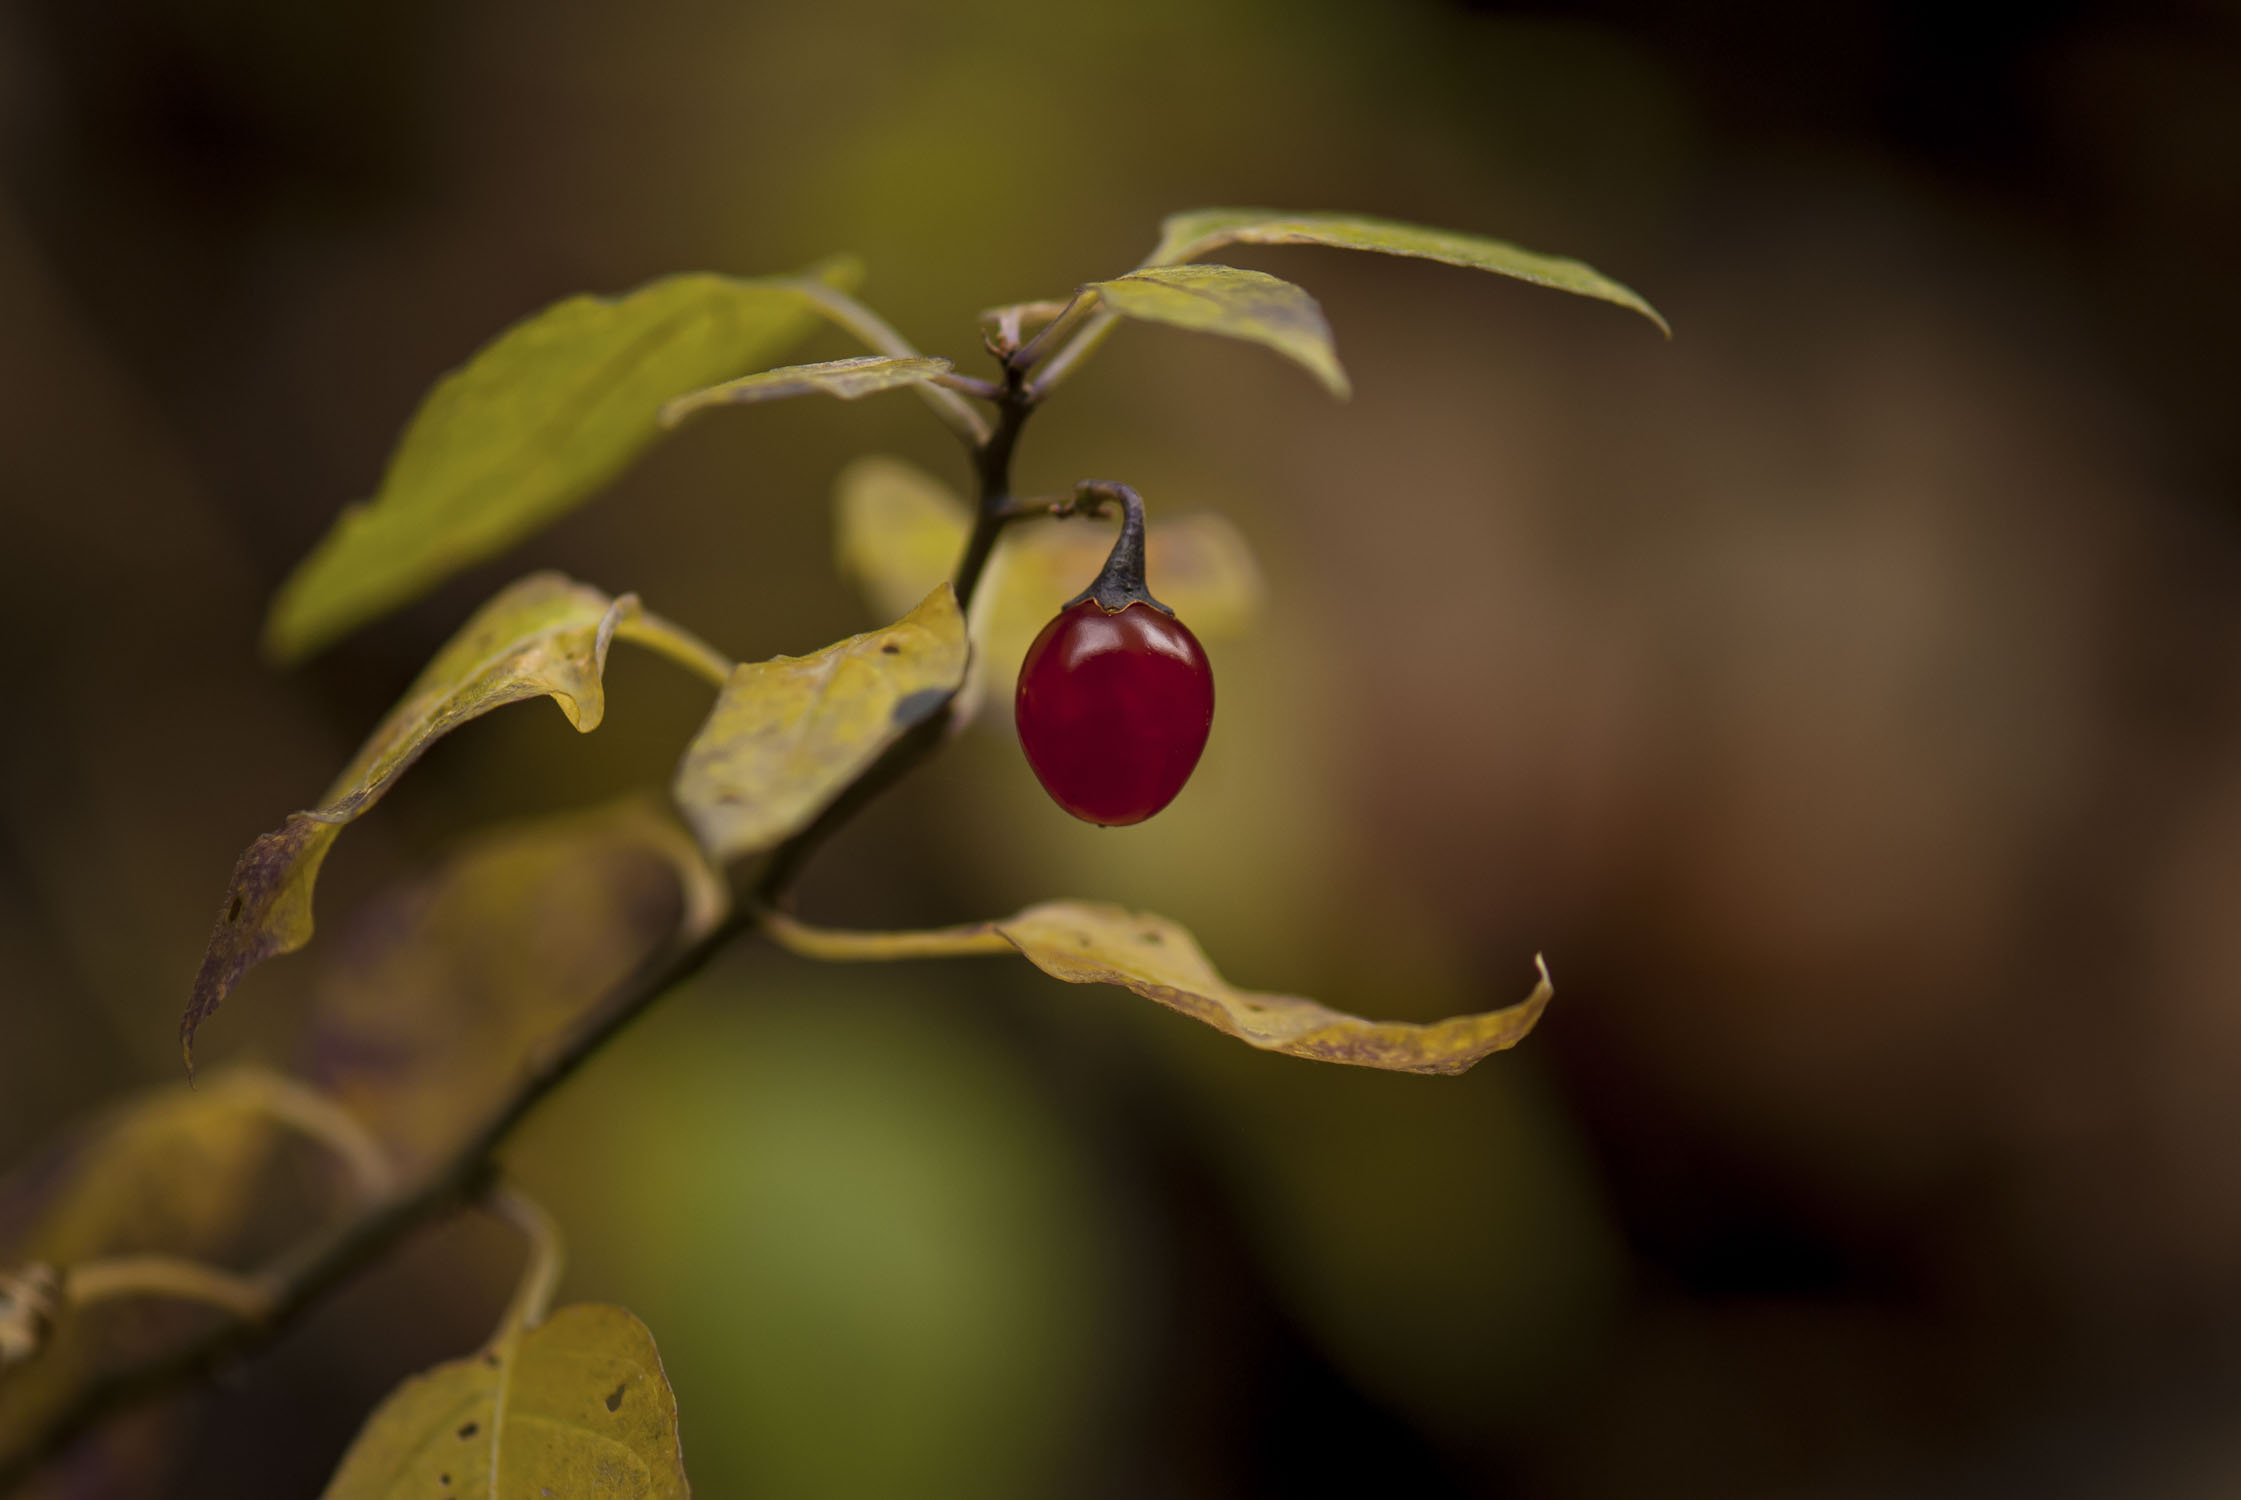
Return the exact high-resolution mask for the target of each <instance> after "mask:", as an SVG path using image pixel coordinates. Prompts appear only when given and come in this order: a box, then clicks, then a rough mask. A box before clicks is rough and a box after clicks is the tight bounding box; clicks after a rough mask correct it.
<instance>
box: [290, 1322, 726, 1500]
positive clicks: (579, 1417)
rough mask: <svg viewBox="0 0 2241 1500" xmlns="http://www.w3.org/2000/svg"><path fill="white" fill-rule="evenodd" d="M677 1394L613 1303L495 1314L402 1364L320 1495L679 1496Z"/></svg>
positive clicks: (447, 1499) (358, 1498) (505, 1499)
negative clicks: (485, 1331) (458, 1352)
mask: <svg viewBox="0 0 2241 1500" xmlns="http://www.w3.org/2000/svg"><path fill="white" fill-rule="evenodd" d="M691 1493H692V1490H691V1487H690V1486H689V1485H688V1484H687V1483H686V1482H685V1464H684V1459H683V1456H682V1455H681V1453H680V1451H679V1449H678V1443H677V1397H676V1393H675V1392H673V1391H672V1390H671V1389H670V1386H669V1378H668V1376H667V1375H666V1374H664V1373H663V1371H662V1367H661V1355H660V1353H659V1352H658V1351H657V1350H656V1349H655V1348H654V1340H653V1335H652V1334H650V1333H648V1332H647V1331H646V1325H645V1324H643V1323H641V1322H639V1321H638V1320H637V1319H636V1318H634V1317H632V1316H631V1315H630V1314H629V1313H628V1312H626V1311H624V1310H623V1309H622V1308H619V1307H611V1306H607V1305H604V1304H598V1303H584V1304H579V1305H577V1306H574V1307H564V1308H562V1309H561V1310H560V1311H559V1312H556V1313H554V1314H553V1315H552V1316H551V1317H550V1318H547V1319H546V1320H545V1321H544V1322H542V1323H540V1324H538V1325H537V1326H536V1327H534V1328H530V1329H527V1330H526V1331H524V1330H522V1329H521V1328H520V1327H519V1326H518V1325H516V1324H513V1323H512V1322H510V1321H509V1323H508V1325H507V1327H506V1328H505V1329H504V1330H502V1331H501V1332H500V1333H499V1336H498V1338H497V1339H496V1340H494V1341H493V1342H492V1343H491V1344H490V1346H489V1347H488V1348H487V1349H485V1350H483V1351H482V1352H481V1353H480V1354H477V1355H475V1356H474V1357H473V1358H470V1359H461V1360H453V1361H450V1362H449V1363H446V1364H441V1365H438V1366H436V1367H435V1368H434V1369H432V1370H429V1371H426V1372H425V1373H423V1374H419V1375H415V1376H414V1377H412V1378H411V1379H410V1380H407V1381H406V1382H405V1383H404V1384H403V1385H401V1386H399V1387H398V1388H397V1389H396V1390H395V1391H393V1392H392V1393H391V1394H390V1396H389V1399H388V1400H386V1401H384V1402H383V1403H382V1404H381V1405H380V1407H378V1408H377V1409H376V1410H375V1411H374V1414H373V1415H372V1416H371V1417H369V1418H367V1419H366V1425H365V1426H364V1427H363V1428H361V1429H360V1430H359V1433H358V1436H357V1438H356V1439H355V1440H354V1441H353V1442H352V1443H351V1445H350V1451H349V1452H348V1453H346V1454H344V1455H343V1459H342V1466H341V1467H340V1468H339V1469H337V1470H336V1472H335V1477H334V1478H333V1480H331V1481H330V1482H329V1483H328V1485H327V1489H326V1492H325V1500H408V1497H409V1500H432V1497H437V1496H441V1497H443V1500H452V1497H458V1500H545V1497H557V1496H582V1497H586V1500H590V1497H594V1496H596V1497H598V1500H685V1497H686V1496H689V1495H690V1494H691Z"/></svg>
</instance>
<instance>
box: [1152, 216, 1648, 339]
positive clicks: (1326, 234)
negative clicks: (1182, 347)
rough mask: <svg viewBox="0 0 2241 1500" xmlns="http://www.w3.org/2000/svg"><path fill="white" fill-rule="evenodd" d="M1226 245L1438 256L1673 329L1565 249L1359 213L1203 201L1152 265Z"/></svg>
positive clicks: (1174, 221) (1169, 227) (1173, 220)
mask: <svg viewBox="0 0 2241 1500" xmlns="http://www.w3.org/2000/svg"><path fill="white" fill-rule="evenodd" d="M1224 245H1327V246H1330V247H1331V248H1333V249H1338V250H1367V251H1371V252H1373V253H1375V254H1379V255H1400V256H1407V257H1409V258H1411V259H1415V260H1435V261H1438V262H1440V263H1441V264H1442V265H1450V266H1462V267H1464V268H1465V269H1467V270H1474V271H1492V272H1494V273H1495V274H1497V275H1500V276H1514V277H1516V278H1517V279H1518V280H1520V281H1530V282H1533V283H1534V284H1536V285H1538V286H1546V287H1554V288H1555V289H1556V290H1558V291H1562V292H1571V293H1573V294H1575V295H1577V296H1581V297H1594V298H1597V299H1599V300H1601V301H1604V302H1614V303H1616V304H1618V305H1619V306H1620V307H1627V308H1632V309H1633V310H1634V311H1635V312H1638V313H1640V314H1641V315H1642V316H1643V317H1645V318H1648V319H1649V320H1650V321H1651V322H1653V323H1655V324H1656V325H1657V326H1658V327H1659V328H1660V329H1663V330H1664V331H1665V333H1666V334H1667V335H1671V333H1672V331H1673V330H1672V329H1671V328H1670V327H1668V326H1667V324H1666V321H1665V318H1664V317H1663V315H1661V314H1660V313H1659V312H1658V310H1657V309H1656V308H1654V307H1652V306H1650V304H1649V303H1648V302H1646V301H1644V300H1643V298H1642V296H1641V294H1640V293H1638V292H1636V291H1634V290H1633V289H1632V288H1630V287H1626V286H1622V285H1620V284H1619V283H1618V282H1616V281H1613V280H1612V279H1611V278H1610V277H1608V276H1605V275H1604V274H1603V273H1602V272H1600V271H1598V270H1596V269H1595V268H1594V267H1593V266H1590V265H1587V264H1584V263H1583V262H1580V261H1576V260H1572V259H1570V258H1569V257H1567V256H1562V255H1542V254H1539V253H1538V252H1536V251H1532V250H1525V249H1520V248H1519V247H1518V246H1516V245H1512V244H1509V243H1508V242H1506V241H1503V240H1495V239H1488V238H1487V237H1485V236H1484V235H1477V234H1462V233H1459V232H1458V231H1456V230H1452V229H1430V228H1426V227H1425V226H1423V225H1421V224H1402V223H1397V222H1395V221H1394V220H1391V219H1373V218H1368V217H1365V216H1363V215H1359V214H1291V213H1282V212H1279V211H1277V210H1274V209H1266V208H1203V209H1195V210H1193V211H1191V212H1189V213H1180V214H1175V215H1172V216H1170V217H1169V218H1168V219H1167V220H1166V222H1164V223H1163V224H1161V225H1160V241H1159V247H1158V248H1157V249H1155V250H1154V251H1152V253H1151V255H1150V256H1148V257H1147V258H1146V259H1145V262H1144V264H1145V265H1146V266H1147V267H1150V266H1169V265H1175V264H1178V263H1180V262H1182V261H1187V260H1196V259H1197V258H1198V257H1199V256H1201V255H1204V254H1206V253H1208V252H1209V251H1212V250H1218V249H1220V248H1221V247H1222V246H1224Z"/></svg>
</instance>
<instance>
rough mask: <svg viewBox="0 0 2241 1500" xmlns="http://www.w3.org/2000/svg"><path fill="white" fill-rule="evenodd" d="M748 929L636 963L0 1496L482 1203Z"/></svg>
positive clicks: (82, 1398)
mask: <svg viewBox="0 0 2241 1500" xmlns="http://www.w3.org/2000/svg"><path fill="white" fill-rule="evenodd" d="M750 925H751V920H750V918H749V917H747V916H746V915H745V914H743V913H735V914H733V915H731V916H729V917H727V918H726V919H725V920H724V921H722V922H721V923H719V924H717V925H716V926H715V927H714V928H713V929H711V930H710V931H708V932H706V933H705V934H703V935H701V936H699V937H696V938H692V939H685V940H677V941H673V942H672V943H671V944H670V945H669V946H668V947H666V948H665V949H663V950H662V951H661V952H660V953H657V954H655V955H654V956H653V957H652V958H650V959H648V960H647V961H646V962H645V963H644V964H642V965H640V967H639V968H638V970H637V972H636V973H634V974H632V975H631V977H630V978H628V979H626V980H624V981H623V982H622V983H621V984H620V985H618V986H617V987H616V988H615V989H614V990H613V991H612V992H611V993H610V994H609V995H608V997H607V999H606V1001H605V1002H604V1003H603V1004H601V1005H600V1006H599V1007H598V1008H597V1009H595V1010H594V1011H592V1012H591V1013H590V1014H589V1015H588V1016H587V1017H586V1018H585V1019H584V1021H583V1023H582V1024H581V1025H580V1026H579V1027H578V1028H577V1030H576V1031H575V1032H574V1033H572V1034H571V1035H569V1036H567V1037H565V1038H563V1039H562V1040H561V1041H559V1042H558V1043H556V1044H555V1045H554V1046H553V1047H552V1048H551V1049H550V1050H549V1051H547V1052H546V1053H544V1054H543V1055H542V1056H540V1057H538V1058H537V1059H535V1060H534V1061H533V1062H532V1063H531V1064H530V1066H529V1068H528V1069H527V1071H526V1072H525V1073H524V1074H523V1076H522V1079H521V1082H520V1084H519V1086H518V1087H516V1088H515V1090H514V1092H513V1093H512V1095H510V1096H509V1097H508V1098H507V1099H505V1100H504V1101H503V1102H502V1103H500V1104H499V1105H498V1106H497V1108H495V1109H494V1110H492V1111H491V1113H490V1114H489V1115H487V1116H486V1117H485V1118H484V1119H483V1122H482V1123H481V1125H480V1126H478V1127H477V1128H476V1129H475V1131H474V1133H473V1134H471V1135H470V1136H468V1137H467V1138H466V1140H465V1141H464V1142H463V1143H462V1144H461V1145H460V1146H459V1148H458V1149H457V1150H456V1151H454V1152H453V1153H452V1155H451V1156H450V1157H449V1158H448V1159H447V1160H445V1161H444V1162H443V1163H442V1164H441V1165H439V1166H438V1167H436V1168H435V1169H434V1170H433V1171H431V1172H430V1173H429V1174H428V1175H427V1176H426V1177H423V1178H422V1179H420V1180H419V1181H418V1182H417V1183H415V1184H413V1185H412V1186H410V1187H408V1188H406V1189H404V1190H403V1191H401V1192H398V1193H395V1194H392V1195H390V1196H388V1197H386V1198H383V1199H381V1200H380V1201H379V1202H376V1203H374V1204H372V1205H371V1206H370V1207H368V1208H367V1209H366V1210H365V1211H363V1212H362V1213H359V1214H357V1215H355V1216H354V1217H352V1218H350V1219H348V1220H346V1221H344V1222H343V1223H341V1224H338V1225H336V1226H334V1227H333V1228H331V1229H329V1230H328V1231H326V1232H325V1233H324V1234H322V1235H320V1236H318V1237H316V1238H314V1239H312V1240H311V1241H309V1242H307V1243H306V1244H304V1245H302V1246H299V1247H298V1248H297V1249H296V1250H294V1251H292V1252H290V1253H289V1254H287V1255H285V1256H283V1257H281V1259H280V1260H279V1261H278V1262H276V1263H275V1264H273V1265H272V1266H270V1267H268V1268H267V1269H266V1270H264V1271H263V1272H260V1273H258V1274H257V1275H256V1276H255V1277H254V1278H252V1279H253V1280H254V1281H255V1282H257V1283H260V1284H262V1285H264V1286H268V1287H269V1288H270V1289H271V1296H270V1300H269V1302H268V1304H267V1305H266V1307H265V1310H264V1315H263V1317H262V1318H261V1319H250V1318H245V1317H235V1318H233V1319H230V1320H228V1321H226V1322H223V1323H220V1324H218V1325H217V1326H216V1327H214V1328H212V1329H210V1330H209V1331H208V1332H206V1333H203V1334H201V1335H199V1336H197V1337H195V1338H192V1339H189V1340H188V1341H186V1342H185V1343H182V1344H179V1345H177V1346H175V1347H173V1348H171V1349H169V1350H166V1351H164V1352H162V1353H160V1354H158V1355H156V1356H154V1357H152V1358H150V1359H148V1360H145V1361H143V1362H141V1363H140V1364H137V1365H132V1366H128V1367H126V1368H123V1369H118V1370H114V1371H111V1372H109V1373H107V1374H105V1375H103V1376H101V1377H99V1378H98V1379H96V1380H94V1381H92V1382H91V1383H89V1384H87V1385H86V1386H85V1387H83V1388H82V1389H81V1390H80V1391H79V1392H78V1393H77V1395H76V1397H75V1398H74V1399H73V1400H72V1401H71V1402H70V1403H69V1404H68V1405H67V1406H66V1407H64V1408H63V1409H62V1410H61V1411H60V1412H59V1413H57V1415H56V1416H55V1418H54V1419H53V1420H51V1421H50V1422H48V1423H47V1424H46V1426H44V1427H43V1428H42V1429H40V1431H39V1432H38V1433H36V1434H35V1435H34V1436H33V1437H32V1438H31V1440H30V1441H29V1442H28V1443H26V1444H25V1445H24V1446H23V1447H22V1448H20V1449H18V1450H17V1451H15V1452H13V1453H0V1494H5V1493H6V1492H7V1491H9V1490H10V1489H12V1488H13V1487H14V1486H15V1485H17V1484H19V1483H21V1482H22V1481H23V1480H24V1479H26V1478H28V1477H29V1476H30V1474H31V1472H32V1471H33V1470H34V1469H35V1468H37V1467H38V1466H39V1465H40V1464H41V1463H42V1462H44V1461H45V1460H46V1459H48V1458H50V1457H52V1456H53V1455H54V1454H56V1453H57V1452H59V1451H60V1450H61V1449H62V1448H63V1447H64V1446H65V1445H66V1444H68V1443H69V1442H70V1441H71V1440H73V1439H74V1438H76V1437H77V1436H79V1435H80V1434H81V1433H83V1432H85V1431H86V1430H87V1429H89V1428H90V1427H92V1426H93V1425H94V1424H95V1423H97V1422H99V1421H100V1420H102V1419H103V1418H104V1417H107V1416H109V1415H110V1414H111V1413H114V1412H117V1411H120V1410H122V1409H124V1408H125V1407H128V1406H131V1405H134V1404H136V1403H138V1402H140V1401H143V1400H146V1399H148V1398H149V1397H152V1396H155V1395H159V1394H161V1393H162V1392H164V1391H167V1390H169V1389H171V1388H172V1387H174V1386H176V1385H179V1384H181V1383H182V1382H185V1381H188V1380H192V1379H195V1378H197V1377H200V1376H205V1375H208V1374H210V1373H212V1372H214V1371H216V1370H219V1369H221V1368H223V1367H224V1366H225V1365H226V1364H227V1363H229V1362H230V1361H232V1360H234V1359H236V1358H238V1357H240V1356H241V1355H243V1354H246V1353H248V1352H249V1351H251V1350H253V1349H255V1348H257V1347H258V1346H260V1345H262V1344H264V1343H265V1342H267V1341H268V1340H270V1339H271V1338H272V1337H273V1336H274V1335H275V1334H277V1333H278V1332H279V1331H280V1330H282V1329H284V1328H286V1327H287V1326H289V1325H290V1324H291V1323H293V1322H294V1321H295V1320H296V1319H297V1318H299V1317H301V1316H302V1315H303V1314H304V1313H305V1312H306V1311H307V1310H309V1309H310V1308H311V1307H312V1306H314V1305H315V1304H316V1303H318V1302H319V1301H320V1300H321V1299H323V1298H324V1297H325V1296H326V1295H327V1294H328V1293H330V1292H332V1291H334V1290H335V1289H336V1288H337V1287H339V1286H341V1285H342V1284H343V1283H344V1282H346V1281H348V1280H349V1279H350V1278H351V1277H352V1276H353V1275H355V1274H356V1273H357V1272H358V1271H360V1270H362V1269H364V1268H365V1267H366V1266H368V1265H370V1264H372V1263H373V1262H374V1261H376V1260H379V1259H380V1258H381V1257H382V1256H383V1255H385V1254H387V1253H388V1252H389V1251H391V1250H393V1249H395V1248H396V1247H397V1246H398V1245H399V1244H401V1243H403V1242H404V1241H405V1240H406V1239H407V1238H409V1237H410V1236H411V1235H412V1234H414V1233H415V1232H416V1231H418V1230H419V1229H421V1228H422V1227H424V1226H426V1225H427V1224H429V1223H431V1222H433V1221H434V1220H436V1219H437V1218H440V1217H441V1216H443V1215H444V1214H447V1213H449V1212H451V1211H453V1210H454V1209H457V1208H461V1207H464V1206H465V1205H467V1204H469V1203H472V1202H474V1201H476V1200H478V1199H480V1198H482V1197H484V1195H485V1194H487V1193H488V1192H489V1191H490V1190H491V1188H492V1186H493V1184H494V1183H495V1182H496V1173H497V1166H496V1155H497V1152H498V1150H499V1148H500V1147H501V1146H503V1145H504V1144H505V1142H506V1140H507V1138H508V1137H510V1136H511V1135H512V1134H513V1132H514V1130H515V1128H516V1127H518V1126H519V1125H520V1124H521V1122H522V1121H523V1120H524V1119H526V1118H527V1117H528V1115H529V1113H530V1111H532V1110H534V1109H535V1108H536V1107H537V1106H538V1105H539V1104H540V1103H542V1102H543V1101H544V1100H545V1098H546V1097H547V1096H548V1095H550V1094H551V1093H552V1092H553V1091H554V1090H555V1089H557V1088H559V1087H560V1086H561V1085H562V1084H563V1083H566V1082H567V1081H568V1079H569V1078H571V1077H573V1076H574V1074H575V1072H576V1070H577V1069H578V1068H580V1067H582V1066H583V1064H584V1063H585V1062H586V1061H587V1060H589V1059H590V1058H591V1057H592V1055H593V1054H595V1053H597V1052H598V1051H599V1050H600V1049H601V1048H602V1047H604V1046H606V1045H607V1043H608V1042H609V1041H610V1040H612V1039H613V1038H614V1037H615V1035H616V1034H617V1033H619V1032H620V1031H622V1030H623V1028H624V1027H626V1026H628V1025H629V1024H630V1023H631V1022H632V1021H635V1020H636V1019H638V1017H639V1016H641V1015H643V1014H645V1013H646V1011H648V1010H650V1009H651V1008H652V1007H653V1005H654V1003H655V1002H656V1001H658V1000H660V999H661V998H662V996H664V995H666V994H668V993H669V992H670V991H672V990H674V989H676V988H677V987H678V986H680V985H682V984H683V983H685V982H686V981H687V980H689V979H691V978H692V977H693V976H694V975H696V974H698V973H699V972H700V971H701V970H702V969H703V968H705V967H706V966H707V964H708V961H709V960H710V959H711V958H713V957H715V955H716V954H717V953H718V952H719V951H720V950H721V949H722V948H723V947H724V945H725V944H726V943H728V942H730V941H731V939H732V938H733V937H735V936H737V935H738V934H739V933H740V932H741V931H743V930H745V929H746V928H747V927H748V926H750ZM501 1211H503V1210H501ZM68 1274H69V1273H67V1272H66V1273H65V1275H66V1276H67V1275H68Z"/></svg>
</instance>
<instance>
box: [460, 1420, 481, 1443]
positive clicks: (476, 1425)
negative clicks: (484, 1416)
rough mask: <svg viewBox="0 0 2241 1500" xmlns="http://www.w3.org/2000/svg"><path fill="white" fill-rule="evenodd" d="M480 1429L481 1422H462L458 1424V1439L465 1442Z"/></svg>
mask: <svg viewBox="0 0 2241 1500" xmlns="http://www.w3.org/2000/svg"><path fill="white" fill-rule="evenodd" d="M480 1431H482V1423H480V1422H462V1423H460V1424H459V1441H461V1442H465V1441H466V1440H467V1439H469V1438H471V1437H473V1436H474V1435H475V1434H476V1433H478V1432H480Z"/></svg>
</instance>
